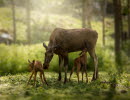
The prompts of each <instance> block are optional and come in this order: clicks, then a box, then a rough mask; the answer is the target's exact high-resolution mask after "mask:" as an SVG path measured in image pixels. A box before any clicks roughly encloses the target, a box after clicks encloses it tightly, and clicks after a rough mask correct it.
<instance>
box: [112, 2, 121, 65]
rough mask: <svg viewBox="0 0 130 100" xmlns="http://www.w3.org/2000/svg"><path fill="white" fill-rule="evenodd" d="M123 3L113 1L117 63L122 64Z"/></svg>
mask: <svg viewBox="0 0 130 100" xmlns="http://www.w3.org/2000/svg"><path fill="white" fill-rule="evenodd" d="M120 3H121V1H120V0H113V5H114V22H115V61H116V63H117V64H119V63H120V56H121V55H120V53H121V52H120V51H121V47H120V46H121V45H120V44H121V4H120Z"/></svg>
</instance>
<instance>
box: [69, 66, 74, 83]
mask: <svg viewBox="0 0 130 100" xmlns="http://www.w3.org/2000/svg"><path fill="white" fill-rule="evenodd" d="M74 69H75V66H73V68H72V70H71V72H70V78H69V81H70V79H71V75H72V74H73V72H74Z"/></svg>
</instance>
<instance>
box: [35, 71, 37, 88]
mask: <svg viewBox="0 0 130 100" xmlns="http://www.w3.org/2000/svg"><path fill="white" fill-rule="evenodd" d="M36 76H37V72H34V86H36Z"/></svg>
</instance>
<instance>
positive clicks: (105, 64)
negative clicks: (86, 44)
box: [0, 43, 115, 75]
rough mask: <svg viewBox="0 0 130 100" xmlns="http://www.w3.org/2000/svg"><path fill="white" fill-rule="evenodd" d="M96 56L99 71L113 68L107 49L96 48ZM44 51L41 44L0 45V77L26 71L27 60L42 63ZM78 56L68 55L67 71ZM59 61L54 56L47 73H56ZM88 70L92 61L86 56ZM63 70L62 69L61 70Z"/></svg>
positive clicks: (77, 53)
mask: <svg viewBox="0 0 130 100" xmlns="http://www.w3.org/2000/svg"><path fill="white" fill-rule="evenodd" d="M96 52H97V56H98V62H99V63H98V66H99V69H100V70H105V71H107V70H109V69H111V68H113V67H114V66H115V63H114V53H113V52H112V50H111V49H110V48H108V47H106V48H104V47H100V46H98V47H97V48H96ZM44 53H45V49H44V48H43V46H42V43H41V44H35V45H30V46H29V45H10V46H7V45H4V44H0V75H5V74H9V73H11V74H15V73H20V72H26V71H28V59H30V60H33V59H35V60H40V61H41V62H43V61H44ZM78 56H79V52H74V53H70V54H69V70H71V68H72V66H73V61H74V59H75V58H77V57H78ZM58 64H59V59H58V56H57V55H54V57H53V59H52V61H51V63H50V68H49V71H56V72H57V71H58V69H59V67H58ZM87 68H88V70H93V69H94V64H93V60H92V59H91V58H90V56H88V66H87ZM63 70H64V69H63Z"/></svg>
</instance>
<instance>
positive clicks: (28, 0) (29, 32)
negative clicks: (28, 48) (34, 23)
mask: <svg viewBox="0 0 130 100" xmlns="http://www.w3.org/2000/svg"><path fill="white" fill-rule="evenodd" d="M26 11H27V21H26V22H27V41H28V44H30V43H31V14H30V0H27V4H26Z"/></svg>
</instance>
